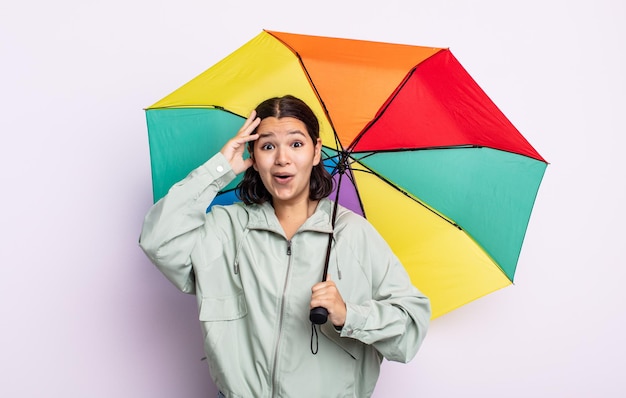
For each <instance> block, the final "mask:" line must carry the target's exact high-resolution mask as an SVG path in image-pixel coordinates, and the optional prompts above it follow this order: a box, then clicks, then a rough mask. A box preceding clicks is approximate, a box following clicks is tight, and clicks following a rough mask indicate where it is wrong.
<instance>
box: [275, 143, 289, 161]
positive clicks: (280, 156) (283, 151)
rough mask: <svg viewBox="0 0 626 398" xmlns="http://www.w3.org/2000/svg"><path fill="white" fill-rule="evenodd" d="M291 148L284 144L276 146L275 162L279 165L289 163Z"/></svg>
mask: <svg viewBox="0 0 626 398" xmlns="http://www.w3.org/2000/svg"><path fill="white" fill-rule="evenodd" d="M288 152H289V150H288V149H287V148H285V147H283V146H282V145H281V146H279V147H278V148H276V158H275V159H274V163H275V164H276V165H278V166H285V165H287V164H289V153H288Z"/></svg>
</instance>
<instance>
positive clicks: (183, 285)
mask: <svg viewBox="0 0 626 398" xmlns="http://www.w3.org/2000/svg"><path fill="white" fill-rule="evenodd" d="M234 178H235V173H234V172H233V171H232V169H231V167H230V164H229V163H228V162H227V161H226V159H225V158H224V156H223V155H222V154H221V153H217V154H216V155H215V156H213V157H212V158H211V159H209V160H208V161H207V162H206V163H204V164H203V165H201V166H200V167H198V168H197V169H195V170H193V171H192V172H191V173H190V174H189V175H188V176H187V177H186V178H185V179H183V180H182V181H180V182H179V183H177V184H175V185H174V186H172V188H170V190H169V192H168V193H167V195H166V196H164V197H163V198H161V199H160V200H159V201H158V202H157V203H155V204H154V206H152V208H151V209H150V210H149V211H148V213H147V215H146V217H145V219H144V223H143V227H142V230H141V235H140V237H139V246H140V247H141V249H142V250H143V251H144V252H145V253H146V255H147V256H148V258H150V260H151V261H152V262H153V263H154V264H155V265H156V266H157V268H159V270H161V272H163V274H164V275H165V276H166V277H167V278H168V279H169V280H170V281H171V282H172V283H173V284H174V285H175V286H176V287H177V288H178V289H180V290H181V291H183V292H185V293H190V294H194V293H195V277H194V273H193V269H192V265H191V253H192V251H193V249H194V247H195V246H196V243H197V242H198V241H199V240H200V239H201V238H202V234H203V230H204V228H203V226H204V224H205V222H206V209H207V207H208V206H209V205H210V203H211V202H212V201H213V199H214V198H215V196H216V195H217V193H218V192H219V190H220V189H222V188H223V187H225V186H226V185H227V184H228V183H229V182H231V181H232V180H233V179H234Z"/></svg>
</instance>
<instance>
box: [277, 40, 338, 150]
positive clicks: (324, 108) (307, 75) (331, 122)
mask: <svg viewBox="0 0 626 398" xmlns="http://www.w3.org/2000/svg"><path fill="white" fill-rule="evenodd" d="M268 33H269V34H271V35H272V36H273V37H274V38H275V39H276V40H278V41H279V42H281V43H282V44H283V45H284V46H285V47H287V48H288V49H289V50H291V52H293V54H294V55H295V56H296V58H298V62H299V63H300V66H301V67H302V71H303V72H304V75H305V76H306V78H307V80H308V81H309V84H310V85H311V89H312V90H313V92H314V93H315V96H316V97H317V100H318V101H319V103H320V105H321V107H322V110H323V111H324V114H325V116H326V120H328V123H329V124H330V128H331V129H332V133H333V137H334V139H335V145H336V147H337V148H340V149H341V151H343V146H342V145H341V142H340V141H339V137H338V136H337V130H336V129H335V125H334V124H333V119H332V118H331V117H330V114H329V112H328V108H327V107H326V103H325V102H324V100H323V99H322V96H321V95H320V93H319V91H318V90H317V87H316V86H315V83H313V79H312V78H311V75H310V74H309V71H308V69H307V68H306V65H305V64H304V61H303V60H302V56H300V53H298V51H296V50H295V49H294V48H293V47H291V46H290V45H289V44H288V43H287V42H285V41H284V40H282V39H281V38H280V37H277V36H275V35H273V34H272V32H268Z"/></svg>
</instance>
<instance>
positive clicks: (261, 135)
mask: <svg viewBox="0 0 626 398" xmlns="http://www.w3.org/2000/svg"><path fill="white" fill-rule="evenodd" d="M274 135H276V134H275V133H274V132H273V131H268V132H266V133H261V134H259V139H261V138H265V137H271V136H274ZM287 135H301V136H303V137H305V138H306V134H304V133H303V132H302V131H300V130H292V131H289V132H288V133H287Z"/></svg>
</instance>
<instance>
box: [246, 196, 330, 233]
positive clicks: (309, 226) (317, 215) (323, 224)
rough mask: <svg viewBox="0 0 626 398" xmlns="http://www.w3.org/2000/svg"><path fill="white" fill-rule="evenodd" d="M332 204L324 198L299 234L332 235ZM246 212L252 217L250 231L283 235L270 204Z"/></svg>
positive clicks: (251, 207) (251, 208)
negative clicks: (303, 232)
mask: <svg viewBox="0 0 626 398" xmlns="http://www.w3.org/2000/svg"><path fill="white" fill-rule="evenodd" d="M332 207H333V206H332V202H331V201H330V200H329V199H328V198H323V199H322V200H320V202H319V203H318V204H317V208H316V209H315V212H314V213H313V214H312V215H311V217H309V218H308V219H307V220H306V221H305V222H304V224H303V225H302V226H301V227H300V229H299V232H302V231H315V232H322V233H327V234H329V233H331V232H332V231H333V228H332V225H331V222H330V215H331V213H332ZM246 210H247V212H248V214H249V216H250V218H249V220H248V229H264V230H269V231H273V232H276V233H278V234H280V235H283V234H284V233H283V228H282V227H281V225H280V223H279V222H278V218H276V213H274V208H273V207H272V205H271V204H270V203H269V202H265V203H263V204H260V205H250V206H246Z"/></svg>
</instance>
